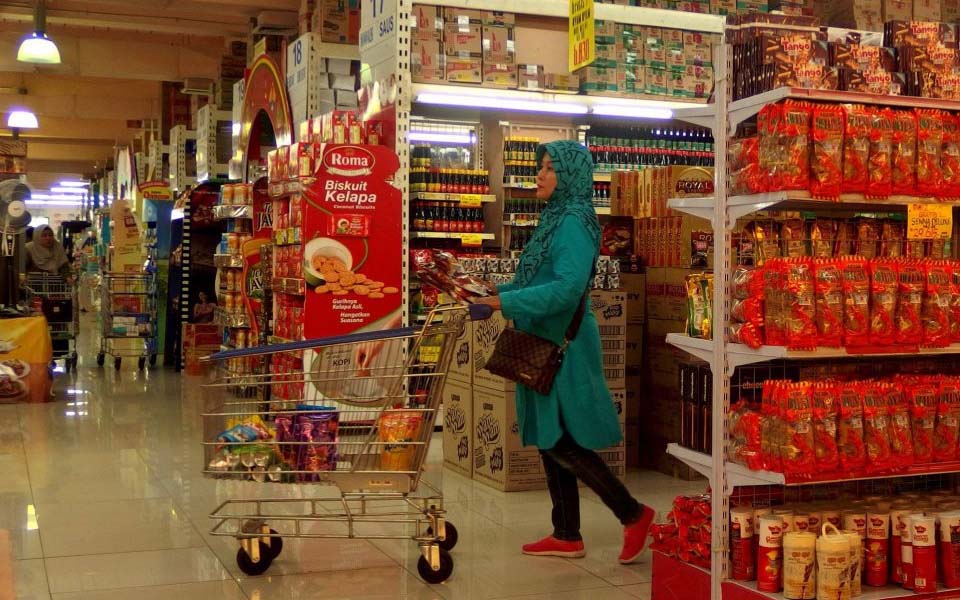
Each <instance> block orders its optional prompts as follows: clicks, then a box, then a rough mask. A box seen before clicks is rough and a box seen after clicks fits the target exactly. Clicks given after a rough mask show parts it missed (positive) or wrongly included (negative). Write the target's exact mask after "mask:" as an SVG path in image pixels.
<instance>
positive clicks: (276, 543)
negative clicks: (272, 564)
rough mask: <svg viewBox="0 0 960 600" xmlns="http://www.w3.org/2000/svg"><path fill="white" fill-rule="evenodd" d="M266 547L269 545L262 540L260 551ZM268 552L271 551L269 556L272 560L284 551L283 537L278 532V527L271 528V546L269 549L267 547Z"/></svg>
mask: <svg viewBox="0 0 960 600" xmlns="http://www.w3.org/2000/svg"><path fill="white" fill-rule="evenodd" d="M264 548H267V545H266V544H264V543H263V542H261V543H260V552H263V551H264ZM267 552H268V553H269V554H268V556H269V557H270V560H273V559H275V558H276V557H278V556H280V553H281V552H283V538H282V537H280V534H279V533H277V530H276V529H271V530H270V546H269V549H267Z"/></svg>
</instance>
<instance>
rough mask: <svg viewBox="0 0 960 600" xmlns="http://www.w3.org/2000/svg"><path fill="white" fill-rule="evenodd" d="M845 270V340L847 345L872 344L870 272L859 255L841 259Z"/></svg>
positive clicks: (841, 264)
mask: <svg viewBox="0 0 960 600" xmlns="http://www.w3.org/2000/svg"><path fill="white" fill-rule="evenodd" d="M840 268H841V270H842V272H843V340H844V344H846V345H847V346H866V345H868V344H870V272H869V268H868V263H867V261H866V260H864V259H863V258H860V257H857V256H846V257H843V258H841V259H840Z"/></svg>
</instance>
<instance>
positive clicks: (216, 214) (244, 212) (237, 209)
mask: <svg viewBox="0 0 960 600" xmlns="http://www.w3.org/2000/svg"><path fill="white" fill-rule="evenodd" d="M213 218H214V219H215V220H218V221H220V220H225V219H252V218H253V206H252V205H250V204H237V205H223V204H220V205H217V206H214V207H213Z"/></svg>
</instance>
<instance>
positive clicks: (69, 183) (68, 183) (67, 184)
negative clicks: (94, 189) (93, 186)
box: [60, 181, 90, 188]
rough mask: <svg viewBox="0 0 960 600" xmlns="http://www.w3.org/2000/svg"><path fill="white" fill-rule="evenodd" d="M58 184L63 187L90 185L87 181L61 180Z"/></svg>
mask: <svg viewBox="0 0 960 600" xmlns="http://www.w3.org/2000/svg"><path fill="white" fill-rule="evenodd" d="M60 185H61V186H63V187H72V188H85V187H89V186H90V182H89V181H61V182H60Z"/></svg>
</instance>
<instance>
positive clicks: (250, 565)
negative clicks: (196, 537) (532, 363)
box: [203, 305, 490, 583]
mask: <svg viewBox="0 0 960 600" xmlns="http://www.w3.org/2000/svg"><path fill="white" fill-rule="evenodd" d="M468 314H469V316H470V317H471V318H474V319H483V318H487V317H489V315H490V311H489V307H486V306H479V305H473V306H471V307H469V309H468V308H467V307H459V306H451V307H443V308H438V309H435V310H434V311H432V312H431V313H430V314H429V315H428V317H427V322H426V324H425V325H423V326H422V327H407V328H402V329H392V330H385V331H379V332H371V333H363V334H355V335H348V336H342V337H336V338H326V339H318V340H307V341H304V342H293V343H285V344H278V345H271V346H260V347H254V348H247V349H238V350H229V351H224V352H220V353H217V354H214V355H212V356H210V357H208V360H220V361H222V363H221V365H222V368H223V370H222V371H221V373H220V374H218V375H217V377H216V381H215V382H214V383H211V384H209V385H210V386H211V387H213V388H216V390H217V392H218V393H214V394H208V395H207V396H209V397H210V400H208V402H211V403H212V409H210V410H206V411H205V412H204V415H203V419H204V450H205V452H204V464H205V465H206V466H205V467H204V474H205V475H207V476H209V477H216V478H226V479H240V480H245V481H254V482H259V483H292V484H303V483H326V484H332V485H335V486H337V487H338V488H339V492H340V493H339V496H333V497H313V495H312V494H311V497H309V498H308V499H290V498H271V499H259V500H239V499H236V500H227V501H225V502H223V503H222V504H220V505H219V506H218V507H217V508H216V509H215V510H214V511H213V512H212V513H211V514H210V518H211V519H212V520H213V521H214V526H213V528H212V529H211V531H210V533H211V535H217V536H229V537H234V538H236V539H237V540H238V541H239V543H240V548H239V550H238V551H237V564H238V566H239V567H240V570H242V571H243V572H244V573H246V574H248V575H259V574H262V573H264V572H266V570H267V569H268V568H269V567H270V564H271V563H272V561H273V560H274V559H275V558H276V557H277V556H278V555H279V554H280V552H281V550H282V549H283V539H284V538H290V537H293V538H339V539H344V538H359V539H396V540H402V539H412V540H413V541H414V542H416V543H417V544H418V545H419V547H420V551H421V556H420V558H419V561H418V563H417V569H418V571H419V573H420V576H421V577H423V579H424V580H425V581H427V582H429V583H440V582H442V581H445V580H446V579H447V578H449V577H450V575H451V573H452V572H453V559H452V558H451V556H450V553H449V552H450V550H452V549H453V547H454V546H455V545H456V543H457V530H456V528H455V527H454V526H453V525H452V524H451V523H448V522H447V521H446V517H445V514H446V513H445V511H444V508H443V494H442V492H441V491H440V490H439V489H437V488H435V487H434V486H432V485H430V484H429V483H428V482H427V481H425V480H423V479H422V474H423V467H424V463H425V460H426V457H427V452H428V450H429V446H430V440H431V436H432V434H433V427H434V421H435V419H436V415H437V410H438V408H439V406H440V398H441V393H442V391H443V385H444V381H445V379H446V372H447V368H448V367H449V365H450V359H451V357H452V355H453V351H454V342H455V339H456V338H457V336H458V335H459V334H460V332H461V331H462V328H463V326H464V322H465V320H466V318H467V316H468ZM285 355H286V356H285ZM265 356H269V357H270V364H271V366H270V371H271V372H270V373H266V374H259V375H258V374H255V373H252V372H250V371H252V369H251V370H250V371H247V372H246V373H242V372H243V371H244V370H245V369H244V365H243V364H242V362H241V363H240V364H238V361H244V360H250V359H253V358H260V359H262V358H263V357H265ZM363 358H366V359H369V360H370V362H369V363H367V362H365V361H364V360H362V359H363ZM298 360H302V361H303V365H305V366H304V367H301V368H299V369H289V368H288V367H287V365H291V364H292V365H296V364H298V363H297V361H298ZM358 361H359V362H358ZM278 365H279V367H278ZM358 365H359V366H358ZM238 373H239V374H238ZM257 386H261V387H263V388H265V389H264V392H265V393H262V394H256V395H255V396H256V397H251V394H250V393H249V390H250V388H251V387H257Z"/></svg>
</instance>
